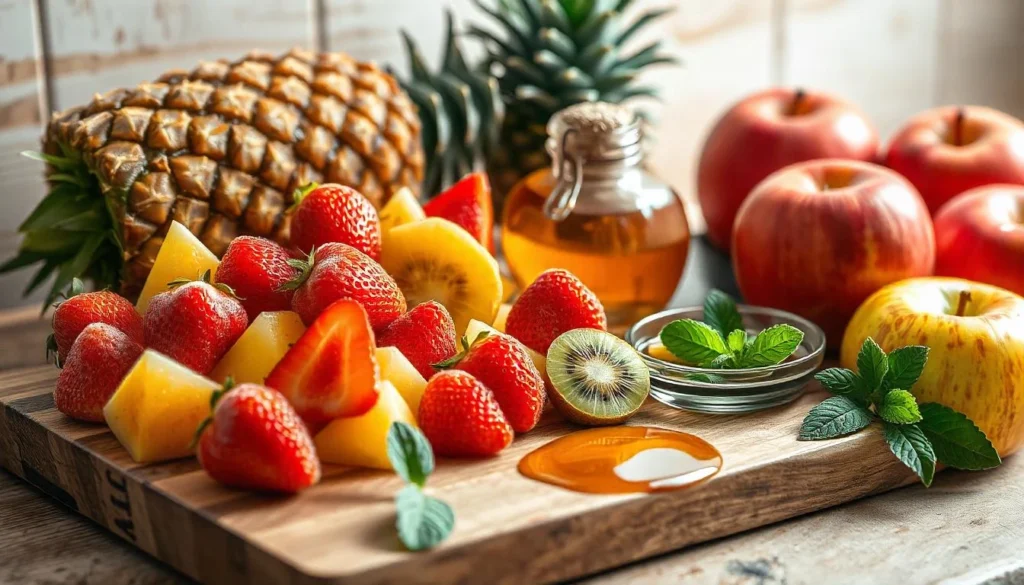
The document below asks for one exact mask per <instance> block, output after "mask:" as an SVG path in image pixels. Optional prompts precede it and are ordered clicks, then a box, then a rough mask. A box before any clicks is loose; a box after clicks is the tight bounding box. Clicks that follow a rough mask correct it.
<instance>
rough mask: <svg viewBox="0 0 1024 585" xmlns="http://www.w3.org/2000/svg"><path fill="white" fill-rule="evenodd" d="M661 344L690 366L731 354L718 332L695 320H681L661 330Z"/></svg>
mask: <svg viewBox="0 0 1024 585" xmlns="http://www.w3.org/2000/svg"><path fill="white" fill-rule="evenodd" d="M661 342H662V343H663V344H664V345H665V348H666V349H668V350H669V351H670V352H672V355H674V356H676V357H677V358H679V359H681V360H683V361H684V362H687V363H690V364H702V363H705V362H710V361H711V360H713V359H715V358H716V357H718V356H720V355H722V354H725V353H729V349H728V348H727V347H726V346H725V339H723V338H722V336H721V334H719V333H718V331H716V330H715V329H712V328H711V327H710V326H709V325H707V324H705V323H701V322H700V321H694V320H693V319H680V320H678V321H673V322H671V323H669V324H668V325H666V326H665V328H664V329H662V330H661Z"/></svg>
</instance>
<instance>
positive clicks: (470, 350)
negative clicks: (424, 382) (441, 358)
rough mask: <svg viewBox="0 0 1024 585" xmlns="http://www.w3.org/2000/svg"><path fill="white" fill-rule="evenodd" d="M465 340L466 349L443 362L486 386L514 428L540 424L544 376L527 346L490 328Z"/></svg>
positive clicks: (524, 428) (518, 431)
mask: <svg viewBox="0 0 1024 585" xmlns="http://www.w3.org/2000/svg"><path fill="white" fill-rule="evenodd" d="M462 343H463V348H464V349H463V351H462V352H461V353H459V354H458V355H456V356H454V357H452V358H451V359H450V360H447V361H445V362H444V363H443V366H444V367H447V368H453V369H456V370H462V371H463V372H469V373H470V374H473V376H474V377H476V379H477V380H479V381H480V382H482V383H483V384H484V386H487V388H489V389H490V390H491V392H493V393H494V398H495V400H497V401H498V406H500V407H501V412H503V413H504V414H505V418H506V419H507V420H508V423H509V425H511V426H512V430H513V431H515V432H517V433H525V432H527V431H530V430H532V429H533V427H535V426H537V422H538V421H539V420H540V415H541V411H543V410H544V378H543V377H542V376H541V375H540V372H538V371H537V366H535V365H533V360H532V359H531V358H530V353H529V350H528V349H526V346H525V345H523V344H522V343H520V342H518V341H516V339H515V338H514V337H512V336H510V335H505V334H504V333H489V332H484V333H482V334H480V335H479V336H478V337H476V338H474V339H469V338H463V340H462ZM467 345H468V347H467Z"/></svg>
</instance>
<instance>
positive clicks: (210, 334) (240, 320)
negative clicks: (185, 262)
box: [143, 270, 249, 376]
mask: <svg viewBox="0 0 1024 585" xmlns="http://www.w3.org/2000/svg"><path fill="white" fill-rule="evenodd" d="M248 325H249V317H248V316H247V315H246V313H245V308H243V307H242V303H240V302H239V301H238V299H236V298H235V297H234V293H233V292H232V291H231V289H230V288H229V287H228V286H226V285H224V284H222V283H218V284H216V285H213V284H210V271H209V270H207V271H206V273H205V274H203V276H202V278H201V279H200V280H196V281H191V282H190V281H187V280H176V281H174V282H172V283H171V290H169V291H167V292H163V293H160V294H158V295H156V296H154V297H153V298H152V299H151V300H150V301H149V309H148V310H147V311H146V316H145V318H144V321H143V329H144V333H145V337H146V347H148V348H151V349H155V350H156V351H158V352H160V353H162V354H164V355H166V356H167V357H169V358H171V359H174V360H177V361H179V362H181V363H182V364H184V365H185V366H188V367H189V368H192V369H193V370H195V371H196V372H197V373H200V374H203V375H204V376H205V375H206V374H209V373H210V371H211V370H213V367H214V366H216V365H217V362H218V361H220V358H222V357H224V354H225V353H227V351H228V350H229V349H231V346H232V345H234V344H235V341H237V340H238V338H239V337H241V335H242V333H244V332H245V328H246V327H247V326H248Z"/></svg>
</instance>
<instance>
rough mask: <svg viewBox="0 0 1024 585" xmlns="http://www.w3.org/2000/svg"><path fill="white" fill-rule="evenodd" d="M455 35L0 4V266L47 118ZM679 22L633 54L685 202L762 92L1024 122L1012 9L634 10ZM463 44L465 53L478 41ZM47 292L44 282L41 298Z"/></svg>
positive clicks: (876, 111)
mask: <svg viewBox="0 0 1024 585" xmlns="http://www.w3.org/2000/svg"><path fill="white" fill-rule="evenodd" d="M446 6H450V7H451V8H453V9H454V11H455V15H456V18H457V21H458V22H459V23H460V25H461V26H460V28H463V27H464V26H465V24H466V23H468V22H473V21H479V20H482V19H481V18H480V17H481V13H480V12H479V8H477V7H476V6H475V5H474V4H473V3H472V2H470V1H469V0H452V1H445V0H308V1H298V0H206V1H204V0H0V258H4V259H6V258H8V257H10V256H11V255H12V254H14V252H15V250H16V248H17V245H18V240H19V237H18V235H17V233H16V229H17V226H18V224H19V223H20V221H21V220H22V219H23V218H24V217H25V216H26V215H27V214H28V213H29V211H31V209H32V208H33V207H34V206H35V205H36V203H38V201H39V200H40V199H41V197H42V195H43V183H42V174H41V173H42V169H41V166H40V165H39V164H37V163H35V162H33V161H29V160H27V159H24V158H22V157H20V156H18V153H19V152H20V151H22V150H26V149H35V148H37V146H38V138H39V136H40V134H41V132H42V129H43V125H44V123H45V121H46V120H47V119H48V116H49V112H50V111H53V110H61V109H63V108H67V107H70V106H73V105H78V104H81V103H84V102H86V101H88V100H89V99H90V98H91V97H92V95H93V94H94V93H97V92H103V91H106V90H108V89H111V88H114V87H121V86H132V85H135V84H137V83H138V82H140V81H144V80H148V79H152V78H153V77H155V76H157V75H159V74H160V73H162V72H163V71H165V70H168V69H171V68H175V67H182V68H189V67H192V66H193V65H194V64H195V63H196V62H197V61H199V60H202V59H216V58H220V57H229V58H236V57H238V56H241V55H242V54H244V53H246V52H247V51H249V50H250V49H252V48H263V49H267V50H270V51H282V50H285V49H288V48H290V47H293V46H296V45H299V46H305V47H311V48H319V49H329V50H342V51H346V52H348V53H350V54H352V55H353V56H355V57H357V58H359V59H372V60H375V61H377V62H378V63H380V64H382V65H383V64H386V65H391V66H393V67H395V68H397V69H398V70H399V71H401V72H404V71H405V70H406V68H407V66H408V64H407V62H406V57H405V52H404V50H403V47H402V44H401V38H400V36H399V32H398V31H399V29H405V30H407V31H409V32H410V33H411V34H412V36H413V37H415V38H416V39H417V41H418V43H419V45H420V48H421V49H422V51H423V52H424V54H425V56H426V57H427V59H428V60H429V61H431V64H432V65H433V64H436V63H437V61H438V60H439V58H440V54H441V50H442V47H441V43H442V41H443V37H444V8H445V7H446ZM652 6H658V7H672V8H675V12H674V13H673V14H672V15H671V16H669V17H667V18H664V19H661V20H660V21H657V22H656V23H655V24H654V25H653V26H652V27H650V29H649V30H647V31H646V32H645V34H644V35H642V36H640V37H638V38H636V39H634V42H635V43H637V44H638V45H642V44H644V43H646V42H649V41H650V40H651V39H652V37H658V38H662V39H666V40H667V41H668V49H669V50H670V52H672V53H673V54H674V55H676V56H678V57H679V58H680V59H681V60H682V62H683V66H682V67H681V68H656V70H655V71H654V72H653V73H652V74H651V79H650V80H649V81H650V83H652V84H654V85H657V86H658V87H660V88H661V92H662V96H663V102H662V103H661V105H659V106H656V107H655V111H656V113H657V123H656V126H655V128H656V129H657V142H656V145H655V147H654V152H653V154H652V157H651V162H652V165H653V167H654V169H655V171H656V172H657V173H658V174H660V175H661V176H662V177H664V178H665V179H667V180H668V181H669V182H670V183H671V184H672V185H673V186H674V187H675V188H676V189H677V190H679V192H680V193H682V194H683V195H684V196H685V197H687V199H688V201H690V205H691V209H690V214H689V215H690V220H691V223H692V227H693V229H694V231H695V232H696V233H700V231H701V230H702V229H703V226H702V220H701V216H700V213H699V211H698V209H697V207H696V201H695V196H694V193H693V191H694V186H693V175H694V169H695V168H696V165H697V156H698V154H699V152H700V147H701V144H702V142H703V139H704V136H705V135H706V133H707V131H708V130H709V129H710V127H711V125H712V124H713V123H714V121H715V119H716V118H717V117H718V116H719V115H720V114H721V113H722V112H723V111H724V110H725V109H726V108H727V107H728V106H729V105H731V104H732V103H733V102H734V101H736V100H737V99H739V98H740V97H742V96H744V95H746V94H748V93H750V92H752V91H754V90H757V89H760V88H763V87H766V86H770V85H778V84H783V85H801V86H806V87H808V88H815V89H820V90H827V91H831V92H834V93H836V94H838V95H840V96H842V97H844V98H846V99H847V100H849V101H851V102H853V103H855V104H857V105H859V106H860V107H861V108H862V109H863V110H864V111H865V112H866V113H867V114H868V116H869V117H870V118H871V119H872V120H873V121H874V122H875V124H876V125H877V126H878V128H879V130H880V131H881V133H882V136H883V137H885V136H888V134H889V133H890V132H892V130H894V129H895V128H896V127H897V126H898V125H899V124H900V123H901V122H902V121H904V120H905V119H906V118H908V117H909V116H911V115H913V114H914V113H916V112H919V111H921V110H924V109H926V108H928V107H931V106H934V105H939V104H948V103H962V104H968V103H970V104H980V105H987V106H992V107H995V108H997V109H1000V110H1003V111H1005V112H1007V113H1009V114H1012V115H1014V116H1017V117H1021V116H1024V67H1021V66H1020V62H1019V61H1020V55H1021V54H1022V53H1024V35H1022V34H1021V31H1024V2H1022V1H1020V0H636V1H635V2H634V3H633V6H632V8H631V10H635V11H642V10H644V9H647V8H650V7H652ZM465 46H466V48H467V50H468V52H471V51H472V47H473V46H474V41H473V40H471V39H467V42H466V43H465ZM31 274H32V271H23V272H22V273H18V274H16V275H14V276H5V277H3V278H2V279H0V307H11V306H17V305H24V304H33V303H36V302H38V299H40V298H42V294H43V291H40V294H39V295H37V297H36V298H30V299H23V298H21V290H22V288H23V287H24V284H25V282H27V280H28V279H29V277H30V276H31ZM44 288H45V287H44Z"/></svg>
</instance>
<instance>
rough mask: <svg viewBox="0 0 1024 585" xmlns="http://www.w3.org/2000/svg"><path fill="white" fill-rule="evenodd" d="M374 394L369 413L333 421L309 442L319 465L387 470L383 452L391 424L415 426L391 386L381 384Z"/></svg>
mask: <svg viewBox="0 0 1024 585" xmlns="http://www.w3.org/2000/svg"><path fill="white" fill-rule="evenodd" d="M377 390H378V392H379V394H378V396H377V403H376V404H374V405H373V408H371V409H370V410H369V412H367V413H366V414H362V415H359V416H349V417H344V418H337V419H334V421H333V422H331V423H330V424H329V425H327V427H326V428H324V430H322V431H320V432H319V433H317V435H316V437H314V438H313V442H314V443H315V444H316V454H317V455H318V456H319V457H320V460H321V461H325V462H327V463H338V464H341V465H356V466H359V467H373V468H376V469H391V461H390V460H389V459H388V448H387V444H388V443H387V438H388V431H389V430H390V429H391V423H394V422H404V423H407V424H410V425H413V426H416V418H415V417H414V416H413V414H412V411H411V410H409V405H407V404H406V403H405V400H402V396H401V394H399V393H398V390H396V389H395V387H394V386H393V385H392V384H391V382H388V381H384V382H381V383H380V384H379V385H378V387H377Z"/></svg>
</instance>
